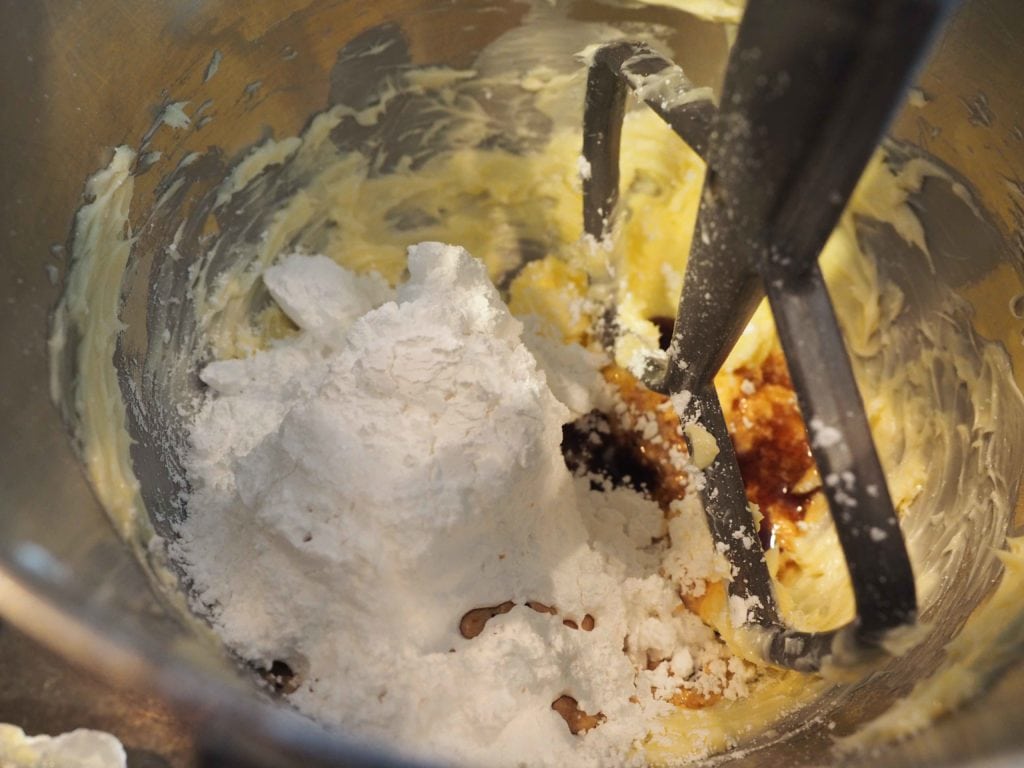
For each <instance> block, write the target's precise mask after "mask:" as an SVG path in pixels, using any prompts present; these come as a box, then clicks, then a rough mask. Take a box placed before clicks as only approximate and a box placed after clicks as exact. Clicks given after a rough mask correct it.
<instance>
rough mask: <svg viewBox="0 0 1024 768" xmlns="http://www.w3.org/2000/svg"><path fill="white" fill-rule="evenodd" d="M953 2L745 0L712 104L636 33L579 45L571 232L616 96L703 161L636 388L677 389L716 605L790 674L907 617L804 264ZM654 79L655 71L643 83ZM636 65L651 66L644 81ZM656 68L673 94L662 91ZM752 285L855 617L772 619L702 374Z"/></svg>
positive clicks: (816, 276)
mask: <svg viewBox="0 0 1024 768" xmlns="http://www.w3.org/2000/svg"><path fill="white" fill-rule="evenodd" d="M954 5H955V2H954V0H750V1H749V2H748V4H747V9H746V12H745V15H744V17H743V21H742V23H741V25H740V29H739V33H738V36H737V40H736V43H735V45H734V47H733V50H732V54H731V56H730V60H729V66H728V70H727V74H726V81H725V86H724V89H723V96H722V105H723V106H722V108H721V109H720V110H719V109H716V108H715V106H714V104H713V103H712V102H711V101H710V100H709V99H708V98H707V97H706V94H705V92H702V91H701V90H700V89H695V88H693V86H692V84H690V83H689V81H687V80H686V79H685V77H684V76H683V75H682V72H681V70H678V67H676V66H675V65H674V64H672V63H671V62H669V61H668V60H667V59H665V58H663V57H661V56H659V55H657V54H654V53H653V52H651V51H650V49H649V48H647V47H646V46H644V45H642V44H637V43H614V44H610V45H608V46H604V47H602V48H599V49H598V50H597V51H596V52H595V55H594V58H593V63H592V64H591V67H590V73H589V77H588V81H587V98H586V102H585V109H584V146H583V154H584V158H585V159H586V160H587V161H588V162H589V163H590V167H591V174H590V178H589V179H587V180H585V181H584V187H583V192H584V195H583V197H584V228H585V231H586V232H587V234H589V235H591V236H593V237H595V238H599V239H601V238H604V237H606V236H607V235H608V234H609V232H610V231H611V226H612V223H611V222H612V216H613V213H614V208H615V204H616V202H617V198H618V185H619V175H618V161H619V148H620V142H621V127H622V120H623V116H624V111H625V95H626V91H627V89H630V88H632V89H634V90H635V92H636V93H637V95H638V96H639V97H640V98H641V99H642V100H643V101H644V102H645V103H647V104H648V105H649V106H650V107H651V108H652V109H654V110H655V112H657V113H658V114H659V115H660V116H661V117H662V118H663V119H665V121H666V122H667V123H669V125H670V126H671V127H672V128H673V130H675V132H676V133H677V134H678V135H679V136H680V137H681V138H682V139H683V140H684V141H685V142H686V143H688V144H689V145H690V146H691V147H692V148H693V149H694V150H695V151H697V152H698V154H700V155H701V156H702V157H703V158H705V161H706V163H707V166H708V167H707V174H706V178H705V183H704V192H703V195H702V198H701V204H700V209H699V212H698V219H697V230H696V234H695V236H694V237H693V244H692V246H691V252H690V255H689V260H688V262H687V267H686V275H685V278H684V283H683V290H682V296H681V297H680V303H679V311H678V314H677V317H676V322H675V326H674V329H673V334H672V341H671V343H670V346H669V353H668V359H667V361H664V362H662V363H661V364H655V365H652V366H651V367H650V369H649V372H648V373H649V375H647V376H645V377H644V381H645V383H646V384H647V385H648V386H650V387H651V388H652V389H655V390H658V391H661V392H664V393H667V394H670V395H677V394H680V393H683V392H689V393H692V397H691V398H690V400H689V406H688V407H687V408H686V409H685V412H684V413H680V414H679V416H680V418H681V419H682V420H683V421H684V422H686V421H691V420H693V419H695V418H697V417H699V418H700V419H701V421H702V423H703V425H704V426H705V428H706V429H708V431H709V432H710V433H711V434H712V436H713V437H714V438H715V440H716V442H717V443H718V446H719V455H718V456H717V457H716V459H715V461H714V462H713V463H712V464H711V466H709V467H707V468H706V469H705V476H706V480H707V482H706V487H705V488H704V489H703V490H702V492H701V495H702V500H703V502H704V507H705V512H706V515H707V518H708V524H709V528H710V529H711V532H712V535H713V536H714V538H715V540H716V542H717V543H718V544H719V546H720V547H722V546H724V547H725V548H726V553H727V555H728V557H729V560H730V563H731V565H732V567H733V571H734V577H733V579H732V581H731V582H730V584H729V594H730V598H731V599H732V598H737V599H739V600H742V601H743V605H744V606H745V609H746V622H745V626H748V627H751V628H754V629H759V630H762V631H761V632H760V633H759V634H757V635H756V636H757V642H758V643H759V644H760V652H761V655H762V656H763V657H764V658H765V659H767V660H769V661H771V662H773V663H775V664H778V665H780V666H784V667H790V668H793V669H799V670H804V671H814V670H817V669H819V668H820V666H821V664H822V663H823V661H824V659H825V658H826V657H828V656H831V657H832V658H833V659H835V660H841V658H842V659H845V660H848V661H851V662H853V661H856V660H859V658H861V657H862V656H863V654H864V653H871V652H878V651H879V649H880V647H881V645H882V643H883V641H884V640H885V637H886V636H887V634H888V633H889V632H890V631H891V630H893V629H897V628H899V627H903V626H906V625H909V624H911V623H913V622H914V621H915V620H916V615H917V601H916V592H915V588H914V577H913V571H912V570H911V567H910V561H909V557H908V555H907V551H906V545H905V542H904V540H903V537H902V534H901V532H900V529H899V522H898V519H897V517H896V513H895V510H894V508H893V505H892V501H891V499H890V497H889V493H888V489H887V486H886V483H885V477H884V474H883V472H882V468H881V464H880V462H879V460H878V455H877V452H876V451H875V448H874V444H873V442H872V438H871V433H870V428H869V425H868V421H867V417H866V416H865V413H864V406H863V402H862V400H861V398H860V394H859V392H858V390H857V386H856V381H855V380H854V376H853V369H852V367H851V365H850V361H849V358H848V357H847V355H846V351H845V346H844V345H843V340H842V335H841V333H840V329H839V325H838V322H837V321H836V317H835V312H834V310H833V307H832V304H831V301H830V299H829V296H828V291H827V289H826V287H825V284H824V281H823V280H822V278H821V273H820V271H819V269H818V266H817V258H818V254H819V253H820V251H821V248H822V247H823V246H824V243H825V241H826V240H827V239H828V237H829V235H830V234H831V232H832V230H833V229H834V227H835V225H836V222H837V221H838V219H839V216H840V215H841V213H842V210H843V208H844V207H845V205H846V203H847V201H848V200H849V197H850V195H851V194H852V192H853V188H854V186H855V185H856V183H857V180H858V179H859V177H860V175H861V173H862V172H863V169H864V167H865V166H866V164H867V162H868V160H869V159H870V157H871V154H872V152H873V151H874V149H875V147H876V146H877V145H878V142H879V141H880V140H881V139H882V137H883V135H884V130H885V127H886V125H887V124H888V122H889V120H890V118H891V116H892V115H893V114H894V112H895V110H896V108H897V107H898V106H899V104H900V102H901V99H902V97H903V93H904V91H905V89H906V87H907V86H908V85H909V81H910V77H911V75H912V74H913V72H914V70H915V69H916V67H917V65H918V64H919V63H920V61H921V59H922V57H923V55H924V52H925V51H926V50H927V47H928V45H929V43H930V41H931V39H932V38H933V36H934V35H935V33H936V32H937V30H938V29H939V27H940V25H941V23H942V21H943V20H944V18H945V17H946V15H947V13H948V11H949V10H950V9H951V8H952V7H953V6H954ZM659 73H665V74H664V75H662V78H661V79H657V75H658V74H659ZM651 75H654V76H655V79H652V77H651ZM666 76H670V77H671V78H673V83H674V87H675V88H677V89H678V92H677V93H672V92H667V91H666V88H665V87H664V86H665V83H666V82H667V79H666ZM766 294H767V296H768V299H769V302H770V305H771V308H772V312H773V314H774V316H775V320H776V325H777V328H778V333H779V340H780V343H781V345H782V348H783V351H784V353H785V355H786V360H787V362H788V364H789V368H790V372H791V376H792V380H793V385H794V389H795V390H796V394H797V398H798V402H799V404H800V409H801V412H802V413H803V416H804V419H805V421H806V422H807V424H808V425H809V427H810V429H809V430H808V434H809V438H810V443H811V451H812V454H813V456H814V459H815V461H816V462H817V465H818V467H819V471H820V473H821V475H822V478H823V481H824V485H823V488H824V493H825V495H826V498H827V499H828V503H829V510H830V512H831V515H832V518H833V520H834V522H835V526H836V529H837V532H838V535H839V541H840V544H841V546H842V548H843V552H844V555H845V557H846V562H847V567H848V569H849V572H850V578H851V583H852V586H853V592H854V598H855V604H856V610H857V616H856V618H855V619H854V620H853V621H852V622H851V623H850V624H848V625H847V626H845V627H840V628H838V629H835V630H831V631H827V632H819V633H809V632H801V631H797V630H793V629H790V628H788V627H786V626H785V625H784V624H783V622H782V621H781V620H780V619H779V616H778V610H777V606H776V602H775V600H774V596H773V587H772V583H771V577H770V575H769V572H768V567H767V564H766V562H765V560H764V553H763V551H762V549H761V546H760V542H759V540H758V537H757V536H756V535H753V536H751V532H752V530H753V524H752V518H751V515H750V513H749V511H748V508H747V502H746V495H745V490H744V487H743V481H742V476H741V475H740V472H739V467H738V464H737V461H736V454H735V451H734V449H733V447H732V444H731V441H730V439H729V435H728V430H727V427H726V424H725V419H724V417H723V415H722V410H721V404H720V403H719V402H718V397H717V394H716V392H715V389H714V386H713V384H712V379H713V377H714V375H715V373H716V372H717V371H718V369H719V368H720V367H721V364H722V363H723V362H724V360H725V358H726V356H727V355H728V353H729V351H730V350H731V349H732V347H733V346H734V344H735V343H736V341H737V339H738V338H739V335H740V333H742V331H743V329H744V328H745V327H746V325H747V323H748V322H749V321H750V317H751V315H752V314H753V312H754V310H755V309H756V307H757V305H758V303H759V302H760V301H761V299H762V298H764V296H765V295H766Z"/></svg>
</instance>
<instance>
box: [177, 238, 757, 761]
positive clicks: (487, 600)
mask: <svg viewBox="0 0 1024 768" xmlns="http://www.w3.org/2000/svg"><path fill="white" fill-rule="evenodd" d="M409 274H410V277H409V279H408V281H407V282H405V283H404V284H402V285H400V286H399V287H398V288H397V289H392V288H390V287H389V286H388V285H386V284H385V283H384V281H383V280H381V279H380V278H379V277H377V276H375V275H369V276H365V275H364V276H358V275H355V274H352V273H350V272H348V271H346V270H344V269H342V268H340V267H338V266H336V265H335V264H334V263H333V262H332V261H330V260H329V259H327V258H326V257H323V256H304V255H292V256H288V257H286V258H284V259H282V260H281V261H280V262H279V264H278V265H276V266H274V267H272V268H271V269H269V270H267V272H266V274H265V277H264V280H265V283H266V285H267V287H268V289H269V290H270V293H271V295H272V296H273V298H274V300H275V301H276V302H277V303H278V304H279V306H280V307H281V308H282V309H283V310H284V311H285V312H286V313H287V314H288V316H289V317H290V318H291V319H292V320H293V321H294V322H295V323H296V324H297V325H298V326H299V328H300V332H299V333H298V334H297V335H295V336H294V337H292V338H289V339H286V340H283V341H279V342H276V343H274V344H273V345H271V346H270V347H269V348H268V349H266V350H264V351H261V352H259V353H257V354H255V355H253V356H252V357H250V358H247V359H244V360H225V361H220V362H214V363H212V364H210V365H208V366H207V367H206V368H205V369H204V370H203V371H202V379H203V380H204V381H205V382H206V383H207V384H208V385H209V387H210V390H211V394H210V396H209V398H208V399H207V401H206V402H205V403H204V405H203V407H202V409H201V412H200V413H199V415H198V417H197V418H196V420H195V423H194V425H193V428H192V432H191V440H192V447H193V449H192V453H191V455H190V456H189V457H188V472H189V477H190V481H191V483H192V485H193V487H194V493H193V495H192V497H191V499H190V502H189V514H188V517H187V519H186V520H185V522H184V523H182V524H181V527H180V531H179V533H180V539H179V541H178V542H177V543H176V544H175V545H173V548H172V555H173V557H174V558H175V559H176V560H177V561H178V562H179V563H180V564H181V565H182V567H183V569H184V570H185V572H186V573H187V575H188V576H189V577H190V579H191V581H192V585H193V600H194V604H195V606H196V607H197V610H199V611H200V612H202V613H204V614H205V615H207V616H208V617H209V618H210V620H211V622H212V624H213V626H214V628H215V630H216V631H217V633H218V634H219V635H220V637H221V638H222V639H223V640H224V641H225V643H226V644H227V645H228V646H229V647H230V648H232V649H233V650H234V651H235V652H237V653H238V654H239V655H240V656H242V657H243V658H245V659H247V660H250V661H252V662H253V663H255V664H257V665H261V666H264V667H267V668H269V667H270V666H271V663H272V662H273V661H275V660H279V661H283V662H285V663H286V664H287V665H288V666H289V667H290V668H291V669H292V670H293V671H294V672H295V673H296V678H295V679H296V681H297V683H298V687H297V688H296V689H295V690H294V691H293V692H291V693H290V694H289V700H290V701H291V702H292V703H293V704H294V705H295V706H296V707H297V708H298V709H299V710H301V711H302V712H304V713H306V714H308V715H310V716H311V717H313V718H315V719H317V720H319V721H320V722H323V723H325V724H327V725H329V726H336V727H342V728H344V729H346V730H347V731H349V732H352V733H355V734H357V735H360V736H363V737H366V738H368V739H386V740H387V741H388V742H389V743H390V744H392V745H397V746H398V747H399V748H400V749H402V750H404V751H406V752H409V753H415V754H417V755H423V756H434V757H440V758H444V759H445V760H447V761H449V762H451V761H455V762H456V763H460V764H472V765H508V766H512V765H531V766H547V765H550V766H566V765H609V766H611V765H616V766H618V765H623V764H628V763H629V762H630V761H636V762H642V761H641V760H640V756H639V755H638V752H637V745H638V743H639V742H640V741H641V740H642V739H643V738H644V737H645V736H646V735H647V734H648V733H650V732H651V730H652V729H655V728H656V727H657V725H656V723H657V717H658V716H659V715H661V714H663V713H665V712H668V711H670V710H671V709H672V707H673V705H672V704H670V703H669V699H670V698H671V696H672V693H673V692H674V691H676V690H679V688H680V686H690V687H697V688H698V689H700V688H701V687H703V689H711V688H714V687H716V686H717V688H718V689H723V688H725V687H727V686H728V687H729V690H728V692H727V694H728V695H739V694H742V693H743V691H742V687H743V680H744V677H743V671H742V667H741V665H740V664H739V663H738V661H737V660H735V659H731V658H730V657H729V655H728V653H727V652H726V650H725V649H724V646H723V645H722V644H721V643H720V641H718V640H716V638H715V635H714V633H713V632H712V630H710V629H709V628H707V627H706V626H705V625H704V624H703V623H702V622H701V621H700V620H699V619H698V618H697V617H696V616H694V615H693V614H691V613H689V612H688V611H686V609H685V608H684V607H683V605H682V603H681V600H680V598H679V587H680V585H683V586H685V587H686V588H687V589H688V590H690V591H692V590H693V586H694V584H695V583H699V582H700V581H701V580H703V579H708V580H711V579H720V578H722V577H723V575H725V573H726V572H727V571H726V570H725V565H724V563H723V562H722V561H721V559H720V558H717V557H715V556H714V549H713V546H712V544H711V541H710V537H709V535H708V533H707V530H706V528H705V527H704V522H703V519H702V513H701V510H700V508H699V506H698V505H697V504H696V502H693V501H690V500H687V501H686V502H685V503H682V504H680V505H679V510H678V511H679V514H678V515H676V516H675V517H674V518H673V520H672V521H671V527H672V530H671V535H670V536H667V535H666V534H667V533H669V531H668V524H667V523H666V522H665V517H664V515H663V513H662V511H661V510H660V509H659V508H658V506H657V505H656V504H654V502H652V501H649V500H647V499H645V498H644V497H642V496H640V495H639V494H637V493H635V492H633V491H631V490H628V489H623V488H618V489H611V488H608V489H602V488H601V487H600V484H597V483H593V482H591V479H588V478H574V477H573V476H572V475H571V474H570V472H569V471H568V469H567V468H566V466H565V462H564V460H563V457H562V452H561V441H562V426H563V425H564V424H565V423H566V422H568V421H570V420H572V419H574V418H575V417H576V416H578V415H580V414H581V413H582V412H584V411H586V410H588V409H589V408H591V407H593V405H594V398H600V397H602V396H603V395H602V387H601V378H600V375H599V373H598V364H599V363H598V362H595V360H594V357H595V356H594V354H593V353H589V352H587V351H585V350H584V349H582V348H581V347H579V346H575V345H564V344H561V343H560V342H553V341H552V340H550V339H547V338H543V337H541V336H539V335H538V334H537V333H536V332H535V331H533V330H527V331H525V332H524V327H523V324H522V323H520V321H519V320H517V319H516V318H514V317H513V316H512V315H511V314H510V313H509V311H508V309H507V308H506V306H505V305H504V303H503V302H502V300H501V298H500V296H499V295H498V293H497V291H496V290H495V288H494V287H493V285H492V284H491V283H490V281H489V280H488V278H487V275H486V273H485V271H484V269H483V267H482V266H481V264H480V263H479V262H477V261H476V260H475V259H473V258H472V257H470V256H469V255H468V254H467V253H466V252H465V251H463V250H462V249H460V248H457V247H452V246H445V245H441V244H438V243H424V244H421V245H418V246H414V247H413V248H411V249H410V251H409ZM531 350H534V351H531ZM538 361H542V363H543V365H544V366H545V368H546V369H547V371H545V370H544V369H542V368H541V367H540V366H539V365H538ZM549 379H550V381H551V383H552V384H551V386H549V384H548V381H549ZM553 389H554V390H555V391H557V392H559V394H560V395H561V396H562V397H563V399H565V400H566V403H563V402H560V401H559V399H558V398H556V396H555V394H553V391H552V390H553ZM570 407H571V410H570ZM669 540H671V543H669ZM484 608H493V609H494V610H491V611H483V612H480V611H477V612H476V613H473V614H471V616H475V617H476V622H475V624H474V623H473V622H472V621H470V625H472V626H473V627H475V628H473V629H472V631H470V632H467V626H470V625H467V624H466V620H468V619H469V617H467V619H466V620H464V617H466V616H467V613H470V612H472V611H474V609H484ZM492 614H493V615H492ZM467 635H470V636H467ZM563 697H571V699H572V700H573V701H574V702H575V706H576V708H577V709H578V711H579V712H580V713H581V717H582V713H586V714H588V715H590V716H592V717H591V718H589V719H585V720H582V721H579V722H578V723H577V724H576V725H577V727H574V728H573V730H577V731H579V732H578V733H572V732H571V731H570V728H569V724H570V723H569V721H570V720H572V718H571V717H569V718H565V717H563V714H564V713H563V714H560V713H559V711H556V710H555V709H553V708H552V704H553V703H554V702H556V701H558V700H560V699H561V700H562V703H563V705H564V703H565V701H566V699H565V698H563ZM570 703H572V702H570ZM580 723H584V725H583V726H580Z"/></svg>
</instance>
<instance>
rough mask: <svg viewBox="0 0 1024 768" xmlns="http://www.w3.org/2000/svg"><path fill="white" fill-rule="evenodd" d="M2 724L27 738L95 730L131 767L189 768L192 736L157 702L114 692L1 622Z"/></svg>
mask: <svg viewBox="0 0 1024 768" xmlns="http://www.w3.org/2000/svg"><path fill="white" fill-rule="evenodd" d="M0 665H2V666H0V669H2V670H3V672H2V679H3V684H2V685H0V722H4V723H11V724H13V725H17V726H18V727H20V728H22V729H24V731H25V732H26V733H28V734H30V735H36V734H41V733H45V734H50V735H57V734H60V733H65V732H67V731H72V730H74V729H76V728H94V729H98V730H102V731H108V732H109V733H112V734H114V735H115V736H117V737H118V738H119V739H120V740H121V742H122V743H123V744H124V746H125V750H126V751H127V753H128V765H129V768H191V766H192V765H193V761H192V751H193V745H192V735H191V733H192V731H191V728H189V726H188V725H187V723H186V722H185V721H184V720H183V719H182V718H180V717H179V716H177V715H176V714H175V713H174V712H172V711H171V710H169V709H168V708H167V707H166V706H165V705H163V704H161V703H160V702H158V701H157V700H155V699H153V698H150V697H146V696H139V695H137V694H133V693H126V692H122V691H117V690H114V689H112V688H110V687H109V686H107V685H105V684H103V683H100V682H98V681H96V680H95V679H93V678H92V677H90V676H88V675H85V674H83V673H81V672H79V671H78V670H77V669H74V668H72V667H70V666H69V665H68V664H67V663H66V662H64V661H62V660H61V659H60V658H58V657H56V656H54V655H53V654H51V653H50V652H48V651H46V650H45V649H43V648H41V647H39V646H38V645H37V644H35V643H34V642H32V641H31V640H30V639H28V638H27V637H25V636H24V635H22V634H20V633H19V632H18V631H17V630H15V629H14V628H13V627H11V626H10V625H9V624H4V623H2V622H0Z"/></svg>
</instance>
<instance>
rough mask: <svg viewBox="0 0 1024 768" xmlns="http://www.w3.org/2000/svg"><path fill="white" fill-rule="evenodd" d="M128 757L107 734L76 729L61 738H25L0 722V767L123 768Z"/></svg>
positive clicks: (15, 729) (25, 736)
mask: <svg viewBox="0 0 1024 768" xmlns="http://www.w3.org/2000/svg"><path fill="white" fill-rule="evenodd" d="M127 764H128V759H127V755H125V751H124V747H122V746H121V743H120V742H119V741H118V740H117V739H116V738H114V737H113V736H111V735H110V734H109V733H102V732H100V731H90V730H86V729H79V730H76V731H71V732H70V733H63V734H61V735H60V736H28V735H27V734H26V733H25V732H24V731H23V730H21V728H18V727H17V726H14V725H7V724H6V723H0V765H2V766H3V767H4V768H125V766H126V765H127Z"/></svg>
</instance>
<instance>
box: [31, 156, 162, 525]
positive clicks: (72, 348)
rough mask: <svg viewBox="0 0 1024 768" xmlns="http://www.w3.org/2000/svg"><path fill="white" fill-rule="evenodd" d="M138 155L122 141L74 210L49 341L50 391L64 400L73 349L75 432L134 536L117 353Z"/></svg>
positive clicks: (139, 507)
mask: <svg viewBox="0 0 1024 768" xmlns="http://www.w3.org/2000/svg"><path fill="white" fill-rule="evenodd" d="M134 159H135V153H134V152H133V151H132V150H131V149H129V148H127V147H119V148H118V149H117V150H116V151H115V152H114V156H113V158H112V159H111V161H110V165H109V166H108V167H107V168H106V169H105V170H103V171H100V172H99V173H97V174H95V175H94V176H92V178H90V179H89V181H88V183H87V184H86V188H85V194H86V196H87V197H88V198H91V202H88V203H86V204H85V205H83V206H82V207H81V209H79V211H78V213H77V215H76V216H75V229H74V239H73V243H72V247H71V266H70V270H69V273H68V279H67V283H66V285H65V289H64V294H63V296H62V297H61V301H60V304H59V305H58V306H57V309H56V311H55V312H54V315H53V330H52V332H51V337H50V340H49V348H50V355H51V364H50V375H51V380H50V389H51V393H50V394H51V396H52V397H53V399H54V400H55V401H56V402H61V401H62V400H63V399H64V392H63V391H62V382H61V380H60V378H59V373H60V372H61V371H62V370H64V365H63V362H62V359H63V357H64V356H65V355H67V354H68V353H69V352H70V353H71V354H73V356H74V376H73V379H72V380H71V388H72V392H71V397H70V403H69V404H70V406H71V407H72V408H73V411H74V413H73V419H72V423H73V426H74V436H75V439H76V441H77V443H78V447H79V451H80V453H81V456H82V460H83V461H84V462H85V466H86V470H87V471H88V473H89V479H90V480H91V482H92V486H93V489H94V490H95V492H96V495H97V496H98V497H99V500H100V502H101V503H102V504H103V506H104V508H105V509H106V510H107V512H108V514H109V515H110V517H111V519H112V520H113V521H114V523H115V525H116V526H117V528H118V531H119V532H120V533H121V535H122V536H123V537H124V538H125V539H126V540H128V541H132V542H136V541H137V540H138V538H139V536H138V533H139V529H140V528H141V529H142V532H143V535H145V532H146V531H148V530H149V524H148V517H147V515H146V513H145V507H144V506H143V503H142V497H141V494H140V489H139V482H138V480H137V478H136V477H135V472H134V470H133V469H132V463H131V456H130V453H129V451H130V448H131V438H130V437H129V435H128V431H127V429H126V427H125V424H126V416H125V405H124V401H123V400H122V398H121V390H120V387H119V384H118V380H117V370H116V369H115V367H114V352H115V350H116V348H117V338H118V335H119V334H120V333H121V331H122V330H123V326H122V324H121V321H120V319H119V316H118V315H119V312H120V308H121V281H122V278H123V277H124V272H125V267H126V266H127V264H128V257H129V255H130V253H131V231H130V228H129V223H128V214H129V209H130V206H131V201H132V189H133V186H134V181H133V179H132V175H131V169H132V162H133V161H134Z"/></svg>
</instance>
